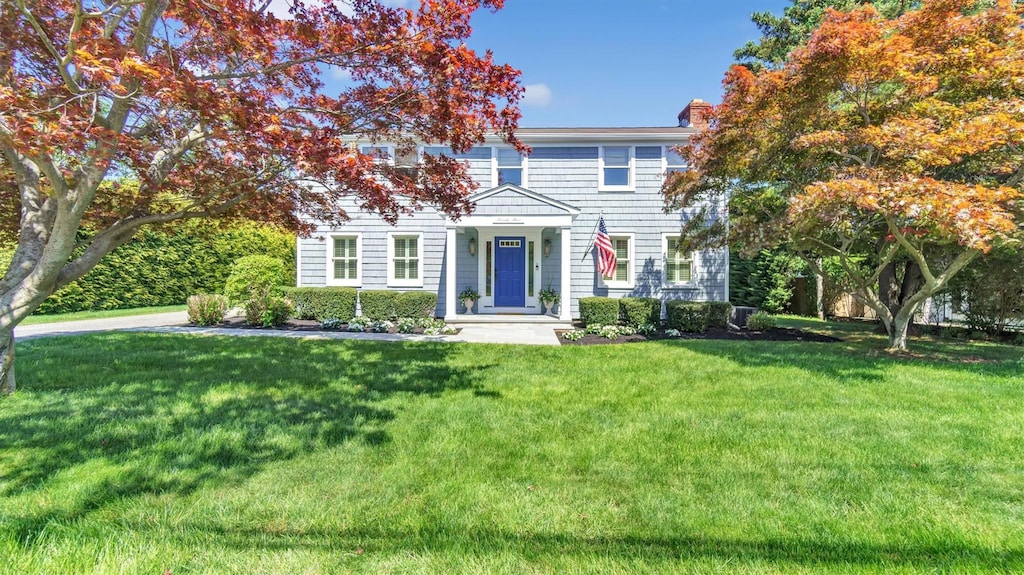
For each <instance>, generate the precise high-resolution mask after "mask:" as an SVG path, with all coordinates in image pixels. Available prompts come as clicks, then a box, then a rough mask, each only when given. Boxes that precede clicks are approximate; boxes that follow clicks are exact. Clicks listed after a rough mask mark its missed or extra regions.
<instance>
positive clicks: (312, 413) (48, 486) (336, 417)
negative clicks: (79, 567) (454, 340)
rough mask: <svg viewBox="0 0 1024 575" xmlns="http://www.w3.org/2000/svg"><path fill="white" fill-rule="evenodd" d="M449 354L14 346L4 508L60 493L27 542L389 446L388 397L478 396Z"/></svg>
mask: <svg viewBox="0 0 1024 575" xmlns="http://www.w3.org/2000/svg"><path fill="white" fill-rule="evenodd" d="M454 350H455V348H454V347H453V346H450V345H443V344H430V343H396V342H387V343H381V342H368V341H348V342H325V341H309V340H293V339H285V338H280V339H278V338H246V337H230V338H212V337H181V336H165V335H156V334H117V333H111V334H102V335H86V336H78V337H74V338H47V339H41V340H35V341H31V342H23V343H20V344H19V351H18V354H19V356H18V366H17V369H18V379H19V384H20V386H21V389H20V391H19V392H18V393H17V394H15V395H14V396H11V397H9V398H5V399H4V401H3V403H2V404H0V405H2V409H0V445H3V446H4V452H0V496H5V497H16V496H19V495H24V494H30V493H32V492H34V491H55V492H61V491H65V490H66V492H67V493H68V495H67V496H66V498H64V500H63V501H61V503H60V504H58V505H55V506H54V507H53V508H52V509H51V510H50V511H47V512H44V513H43V514H35V515H32V514H30V515H28V516H27V517H24V518H22V519H21V520H18V521H16V523H17V524H18V525H17V527H16V530H17V531H18V535H17V538H18V540H21V541H26V540H28V539H31V535H32V534H33V533H34V532H37V531H39V530H41V529H43V528H44V527H45V525H46V523H47V522H49V521H53V520H68V519H74V518H76V517H78V516H81V515H82V514H84V513H86V512H88V511H89V510H91V509H95V508H99V507H102V506H103V505H105V504H106V503H108V502H111V501H114V500H116V499H119V498H123V497H128V496H135V495H141V494H146V493H154V494H159V493H174V494H178V495H184V494H188V493H190V492H192V491H193V490H195V489H197V488H199V487H201V486H202V487H206V486H216V485H220V484H225V483H230V482H237V481H241V480H243V479H245V478H247V477H250V476H252V475H253V474H256V473H258V472H259V471H260V470H262V469H263V468H264V467H265V466H266V465H268V464H270V463H273V462H278V461H282V460H287V459H290V458H294V457H296V456H299V455H301V454H304V453H308V452H311V451H314V450H318V449H323V448H328V447H331V446H334V445H338V444H339V443H341V442H344V441H348V440H357V441H363V442H365V443H366V444H368V445H381V444H385V443H387V442H389V441H390V437H389V436H388V435H387V431H386V429H385V428H384V425H385V424H386V423H387V422H388V421H390V420H392V419H393V418H394V417H395V413H394V412H393V411H392V410H390V409H388V408H387V407H385V406H384V405H383V402H384V400H386V399H387V398H388V397H389V396H392V395H395V394H423V395H428V396H429V395H435V394H440V393H443V392H445V391H449V390H463V389H465V390H475V389H476V384H475V381H476V380H477V377H478V375H480V373H479V372H480V370H481V369H487V368H486V367H483V368H481V367H474V368H473V369H469V368H461V367H456V366H453V364H452V362H451V361H450V360H451V358H450V354H451V353H452V352H453V351H454ZM58 497H60V496H58ZM10 519H11V518H10V517H8V520H10Z"/></svg>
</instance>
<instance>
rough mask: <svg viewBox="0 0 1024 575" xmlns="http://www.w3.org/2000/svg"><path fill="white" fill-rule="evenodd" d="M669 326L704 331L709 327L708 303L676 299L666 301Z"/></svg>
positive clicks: (691, 330) (698, 331) (688, 330)
mask: <svg viewBox="0 0 1024 575" xmlns="http://www.w3.org/2000/svg"><path fill="white" fill-rule="evenodd" d="M665 308H666V311H667V314H668V327H669V328H671V329H678V330H679V331H685V332H689V333H704V332H705V331H707V329H708V306H707V304H706V303H701V302H690V301H680V300H674V301H669V302H666V304H665Z"/></svg>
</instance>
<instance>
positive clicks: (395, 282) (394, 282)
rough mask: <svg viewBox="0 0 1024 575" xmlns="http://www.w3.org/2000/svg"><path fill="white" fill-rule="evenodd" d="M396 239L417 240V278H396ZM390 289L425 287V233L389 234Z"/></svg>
mask: <svg viewBox="0 0 1024 575" xmlns="http://www.w3.org/2000/svg"><path fill="white" fill-rule="evenodd" d="M395 238H416V250H417V252H416V263H417V267H416V277H417V278H418V279H414V280H406V279H397V278H395ZM388 287H423V232H408V233H406V232H388Z"/></svg>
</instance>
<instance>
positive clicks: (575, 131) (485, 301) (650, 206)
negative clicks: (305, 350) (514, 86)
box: [296, 100, 729, 321]
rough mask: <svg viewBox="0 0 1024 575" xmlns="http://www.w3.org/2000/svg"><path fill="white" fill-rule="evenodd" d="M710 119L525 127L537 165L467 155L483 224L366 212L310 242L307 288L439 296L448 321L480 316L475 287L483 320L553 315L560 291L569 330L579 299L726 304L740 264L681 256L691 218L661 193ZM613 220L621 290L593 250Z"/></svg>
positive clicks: (495, 155) (689, 116)
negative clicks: (465, 300) (466, 302)
mask: <svg viewBox="0 0 1024 575" xmlns="http://www.w3.org/2000/svg"><path fill="white" fill-rule="evenodd" d="M709 107H710V106H709V104H706V103H704V102H702V101H700V100H694V101H693V102H691V103H690V104H689V105H687V106H686V108H684V110H683V111H682V112H681V113H680V115H679V125H678V126H675V127H663V128H523V129H520V130H518V131H517V135H518V137H519V138H520V139H521V140H522V141H523V142H524V143H526V144H527V145H529V146H530V147H531V148H532V152H531V153H530V154H529V156H527V157H523V156H521V155H520V154H519V153H518V152H516V151H515V150H513V149H511V148H509V147H508V146H505V145H504V144H503V143H502V142H501V141H500V139H498V138H497V137H495V138H493V139H488V140H487V141H486V142H485V143H484V144H483V145H480V146H478V147H475V148H473V149H472V150H471V151H469V152H468V153H464V154H459V155H456V156H455V157H456V158H458V159H460V160H462V161H465V162H467V164H468V166H469V171H470V174H471V175H472V177H473V178H474V180H475V181H476V183H477V184H478V185H479V187H478V188H477V191H476V192H475V193H474V194H473V196H472V197H471V199H472V201H473V202H474V203H475V205H476V210H475V211H474V212H473V214H472V215H470V216H466V217H463V218H461V219H460V220H458V221H451V220H449V219H448V218H447V217H446V216H444V215H443V214H440V213H438V212H434V211H431V210H424V211H421V212H418V213H416V214H415V215H413V216H410V217H403V218H402V219H401V220H400V221H399V223H398V224H397V225H396V226H391V225H388V224H387V223H385V222H383V221H381V220H380V218H379V217H375V216H373V215H372V214H368V213H365V212H360V211H359V210H358V208H357V207H356V206H355V205H353V206H351V209H350V211H349V214H350V215H351V216H352V219H351V221H350V222H349V223H347V224H346V225H345V226H343V227H338V228H329V227H320V228H318V229H317V231H316V233H314V234H312V235H311V236H310V237H308V238H300V239H299V240H298V247H297V252H298V253H297V258H296V259H297V262H298V270H297V272H298V273H297V278H298V285H299V286H324V285H327V286H332V285H333V286H354V287H357V288H361V289H395V290H400V291H406V290H428V291H431V292H435V293H437V295H438V305H437V315H438V316H439V317H443V318H445V319H446V320H449V321H452V320H458V319H460V317H462V316H464V315H467V310H466V309H465V308H464V306H463V305H462V303H461V302H459V301H457V294H458V293H459V292H460V291H461V290H462V289H464V288H465V287H467V286H468V287H472V288H474V289H475V290H476V291H478V292H479V294H480V300H479V301H478V302H477V303H476V305H475V306H474V307H475V309H474V310H473V311H474V312H475V314H477V315H480V316H487V315H495V314H524V315H528V314H542V313H543V312H544V309H543V306H542V305H541V303H540V301H539V298H538V294H539V292H540V291H541V289H545V288H548V287H550V288H552V289H554V290H555V291H557V292H558V293H559V294H560V296H561V304H560V305H559V306H558V307H557V308H556V310H555V313H556V316H557V319H558V320H560V321H569V320H571V319H573V318H575V317H578V316H579V299H580V298H583V297H588V296H595V295H598V296H610V297H614V298H619V297H624V296H637V297H656V298H660V299H662V300H663V301H667V300H673V299H682V300H693V301H724V300H727V299H728V293H729V284H728V277H729V270H728V266H729V257H728V252H727V251H726V250H706V251H698V252H694V253H689V254H680V253H676V249H675V248H676V242H677V237H678V234H679V230H680V226H681V224H682V223H683V222H684V221H686V219H687V218H688V214H687V212H686V211H680V212H674V213H664V211H663V202H662V196H661V194H660V190H661V185H662V182H663V181H664V178H665V174H666V173H668V172H671V171H673V170H683V169H685V168H686V166H685V165H684V164H683V162H682V159H681V158H680V157H679V156H678V155H677V154H675V153H674V152H672V150H671V148H672V146H675V145H678V144H684V143H686V141H687V139H688V138H689V137H690V136H691V135H692V134H694V133H696V131H697V130H699V129H700V128H701V127H702V124H703V122H704V117H705V115H706V110H707V109H708V108H709ZM375 146H378V147H379V148H381V149H380V150H371V151H379V152H380V153H382V154H385V155H387V154H391V153H393V150H391V149H389V148H388V147H386V146H382V145H380V144H375ZM420 151H421V152H426V153H430V154H434V155H437V154H449V155H452V151H451V150H450V149H447V148H441V147H432V146H424V147H422V148H421V149H420ZM722 213H724V205H723V206H722ZM602 216H603V218H604V221H605V225H606V228H607V231H608V234H609V236H611V243H612V245H613V247H614V249H615V252H616V256H617V262H618V263H617V267H616V270H615V274H614V277H611V278H603V277H601V274H600V273H599V272H598V270H597V265H596V250H592V249H591V248H592V247H593V242H594V232H595V231H596V226H597V224H598V219H599V218H600V217H602Z"/></svg>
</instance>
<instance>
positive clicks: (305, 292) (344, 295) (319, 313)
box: [284, 286, 356, 322]
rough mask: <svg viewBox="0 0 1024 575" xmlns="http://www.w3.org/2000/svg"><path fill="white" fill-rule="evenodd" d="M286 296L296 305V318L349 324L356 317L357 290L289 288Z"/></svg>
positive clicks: (341, 288) (346, 288)
mask: <svg viewBox="0 0 1024 575" xmlns="http://www.w3.org/2000/svg"><path fill="white" fill-rule="evenodd" d="M284 295H285V297H287V298H288V299H290V300H291V301H292V303H294V304H295V317H297V318H299V319H315V320H317V321H319V322H323V321H325V320H328V319H336V320H341V321H342V322H347V321H348V320H350V319H352V318H353V317H355V316H356V288H351V287H334V286H329V287H301V288H287V289H285V290H284Z"/></svg>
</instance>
